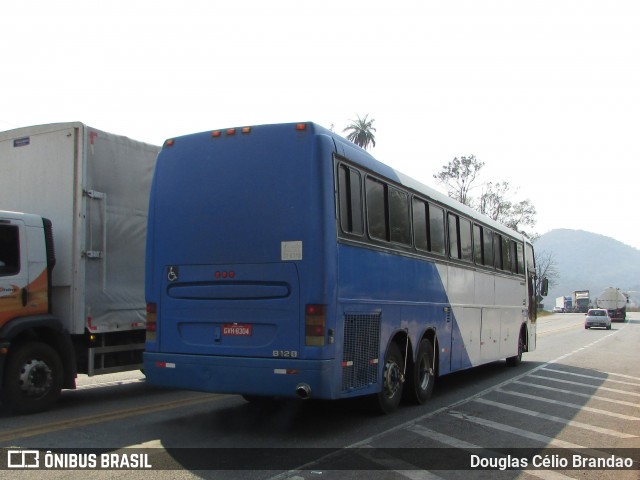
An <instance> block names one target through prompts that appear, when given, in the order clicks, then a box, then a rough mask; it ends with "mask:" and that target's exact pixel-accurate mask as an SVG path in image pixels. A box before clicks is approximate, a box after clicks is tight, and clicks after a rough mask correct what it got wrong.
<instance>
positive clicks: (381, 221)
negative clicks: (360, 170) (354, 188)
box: [366, 177, 388, 240]
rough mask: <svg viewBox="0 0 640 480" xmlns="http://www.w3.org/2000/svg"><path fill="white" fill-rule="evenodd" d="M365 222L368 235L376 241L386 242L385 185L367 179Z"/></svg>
mask: <svg viewBox="0 0 640 480" xmlns="http://www.w3.org/2000/svg"><path fill="white" fill-rule="evenodd" d="M366 184H367V222H368V224H369V235H371V238H375V239H378V240H387V238H388V236H387V230H388V228H387V227H388V226H387V215H386V209H385V203H386V202H385V185H384V184H383V183H382V182H379V181H377V180H375V179H373V178H371V177H367V180H366Z"/></svg>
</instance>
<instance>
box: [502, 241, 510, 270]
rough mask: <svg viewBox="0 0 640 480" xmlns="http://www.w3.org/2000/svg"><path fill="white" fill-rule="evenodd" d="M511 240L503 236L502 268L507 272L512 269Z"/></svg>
mask: <svg viewBox="0 0 640 480" xmlns="http://www.w3.org/2000/svg"><path fill="white" fill-rule="evenodd" d="M510 243H511V241H510V240H509V239H508V238H504V237H503V238H502V269H503V270H506V271H507V272H510V271H511V245H510Z"/></svg>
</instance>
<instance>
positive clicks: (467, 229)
mask: <svg viewBox="0 0 640 480" xmlns="http://www.w3.org/2000/svg"><path fill="white" fill-rule="evenodd" d="M460 258H461V259H462V260H466V261H468V262H470V261H472V260H473V245H472V243H471V222H470V221H469V220H467V219H466V218H460Z"/></svg>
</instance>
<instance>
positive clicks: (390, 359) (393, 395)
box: [376, 342, 404, 413]
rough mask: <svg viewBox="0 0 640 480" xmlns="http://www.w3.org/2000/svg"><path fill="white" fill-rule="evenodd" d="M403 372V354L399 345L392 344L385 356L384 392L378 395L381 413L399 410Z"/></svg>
mask: <svg viewBox="0 0 640 480" xmlns="http://www.w3.org/2000/svg"><path fill="white" fill-rule="evenodd" d="M403 371H404V361H403V358H402V353H400V348H399V347H398V345H397V344H396V343H395V342H392V343H391V344H390V345H389V348H388V349H387V353H386V355H385V356H384V367H383V369H382V390H380V392H379V393H378V394H377V395H376V400H377V402H376V403H377V407H378V410H379V411H380V412H381V413H391V412H393V411H395V410H396V409H397V408H398V405H399V404H400V400H401V398H402V386H403V383H404V375H403V373H402V372H403Z"/></svg>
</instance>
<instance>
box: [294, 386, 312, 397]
mask: <svg viewBox="0 0 640 480" xmlns="http://www.w3.org/2000/svg"><path fill="white" fill-rule="evenodd" d="M296 395H297V396H298V398H301V399H302V400H308V399H309V398H311V387H310V386H309V385H307V384H306V383H300V384H298V386H297V387H296Z"/></svg>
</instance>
